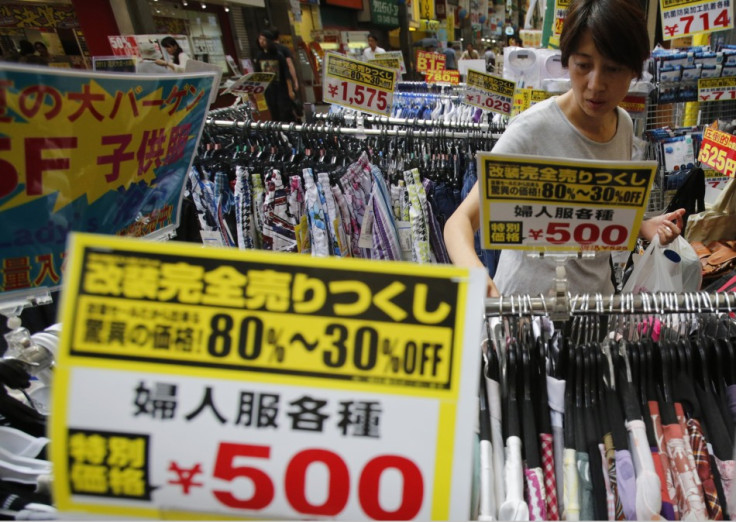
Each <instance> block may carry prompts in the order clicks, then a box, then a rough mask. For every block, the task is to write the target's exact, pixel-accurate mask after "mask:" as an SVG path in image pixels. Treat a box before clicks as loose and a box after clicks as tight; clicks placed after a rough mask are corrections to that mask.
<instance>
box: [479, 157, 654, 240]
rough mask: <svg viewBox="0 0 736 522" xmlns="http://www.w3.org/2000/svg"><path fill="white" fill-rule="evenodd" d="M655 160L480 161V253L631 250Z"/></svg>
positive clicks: (517, 159) (499, 159)
mask: <svg viewBox="0 0 736 522" xmlns="http://www.w3.org/2000/svg"><path fill="white" fill-rule="evenodd" d="M656 171H657V162H656V161H640V162H632V161H630V162H609V161H605V162H603V161H588V160H570V161H565V160H561V159H559V158H539V157H532V156H522V155H511V154H493V153H485V154H479V155H478V172H479V176H478V183H479V185H478V186H479V188H480V193H481V204H480V224H481V237H482V241H483V248H496V249H497V248H508V249H515V250H557V251H576V250H583V249H585V250H632V249H633V248H634V245H635V243H636V239H637V236H638V234H639V227H640V226H641V221H642V219H643V218H644V212H645V211H646V207H647V203H648V202H649V192H650V190H651V185H652V182H653V180H654V174H655V173H656Z"/></svg>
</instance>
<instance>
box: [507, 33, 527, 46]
mask: <svg viewBox="0 0 736 522" xmlns="http://www.w3.org/2000/svg"><path fill="white" fill-rule="evenodd" d="M508 47H524V46H523V45H522V43H521V38H517V37H516V36H509V44H508Z"/></svg>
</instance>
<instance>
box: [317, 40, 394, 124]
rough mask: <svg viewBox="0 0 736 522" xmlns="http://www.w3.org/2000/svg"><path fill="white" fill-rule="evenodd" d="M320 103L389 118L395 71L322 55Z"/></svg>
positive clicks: (358, 61)
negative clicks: (332, 104)
mask: <svg viewBox="0 0 736 522" xmlns="http://www.w3.org/2000/svg"><path fill="white" fill-rule="evenodd" d="M324 70H325V80H324V86H323V93H322V99H323V100H324V101H325V102H327V103H336V104H338V105H343V106H345V107H348V108H350V109H355V110H359V111H364V112H370V113H373V114H380V115H381V116H389V115H390V114H391V106H392V104H393V97H394V87H395V85H396V77H397V75H398V71H396V70H395V69H387V68H385V67H379V66H377V65H372V64H370V63H367V62H362V61H360V60H353V59H351V58H346V57H345V56H342V55H340V54H336V53H327V54H326V55H325V66H324Z"/></svg>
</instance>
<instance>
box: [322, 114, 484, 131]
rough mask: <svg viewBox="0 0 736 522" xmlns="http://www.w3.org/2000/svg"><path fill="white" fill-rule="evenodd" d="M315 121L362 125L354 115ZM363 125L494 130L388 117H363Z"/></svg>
mask: <svg viewBox="0 0 736 522" xmlns="http://www.w3.org/2000/svg"><path fill="white" fill-rule="evenodd" d="M314 116H315V119H317V120H325V121H327V122H330V123H333V122H334V123H339V124H346V123H353V122H354V123H356V124H358V123H360V121H361V116H356V115H354V114H329V113H320V114H315V115H314ZM362 121H363V123H370V124H377V125H399V126H405V127H408V126H414V127H442V128H449V129H468V130H478V131H483V132H487V131H489V130H493V129H492V126H491V125H488V124H487V123H470V122H446V121H443V120H422V119H419V118H390V117H388V116H366V115H364V116H362Z"/></svg>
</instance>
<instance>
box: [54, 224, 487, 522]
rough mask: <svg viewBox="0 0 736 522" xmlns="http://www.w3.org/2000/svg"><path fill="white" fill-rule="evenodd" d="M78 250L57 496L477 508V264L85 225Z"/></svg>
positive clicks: (64, 363) (269, 508) (246, 510)
mask: <svg viewBox="0 0 736 522" xmlns="http://www.w3.org/2000/svg"><path fill="white" fill-rule="evenodd" d="M69 254H70V256H69V257H68V258H67V263H68V266H67V275H66V277H65V287H64V292H63V310H64V312H65V313H64V317H63V324H64V331H63V332H62V336H63V339H62V342H61V346H60V351H59V356H58V364H57V367H56V369H55V370H56V373H55V385H54V386H55V389H56V390H58V393H56V392H55V393H54V397H53V400H54V403H53V405H52V408H53V415H52V417H51V418H52V425H51V433H52V436H53V440H54V451H53V465H54V488H55V490H54V499H55V502H56V505H57V507H58V509H59V510H60V511H62V512H68V513H75V514H85V515H87V516H90V515H91V516H94V515H108V516H114V517H131V516H136V517H144V518H160V517H162V516H164V515H165V516H167V517H171V518H178V519H183V518H184V517H186V518H187V519H190V518H191V517H192V516H197V517H199V518H207V517H211V516H218V517H222V516H226V517H232V518H236V519H243V518H258V519H262V518H279V519H305V518H334V519H345V520H364V519H376V520H388V519H391V520H402V519H420V520H450V519H452V520H467V519H468V517H469V516H470V511H469V508H470V490H471V485H470V479H471V476H472V439H473V425H474V422H473V419H474V416H475V415H477V410H476V408H475V406H474V405H475V400H474V397H475V393H476V391H477V389H476V388H477V381H475V380H474V379H470V378H468V376H469V375H478V371H479V368H478V364H479V360H478V357H477V347H478V346H479V344H480V335H479V331H478V328H477V324H478V323H479V321H480V320H481V314H482V312H483V311H482V302H483V299H482V298H483V295H484V289H485V284H484V281H485V275H484V273H483V271H482V270H477V271H469V270H467V269H460V268H457V267H450V266H428V267H426V269H422V271H421V274H417V270H416V266H415V265H413V264H408V263H388V262H386V263H374V262H370V261H366V260H356V259H336V258H333V259H316V258H308V257H304V256H296V255H293V254H279V253H274V252H255V251H248V252H238V251H233V250H232V249H218V248H210V249H207V250H206V252H205V251H203V250H202V249H201V248H199V247H197V246H195V245H187V244H175V243H169V244H165V245H164V244H161V243H153V242H143V241H133V240H129V239H124V238H114V237H101V236H94V235H85V234H74V235H72V240H71V243H70V246H69Z"/></svg>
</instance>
